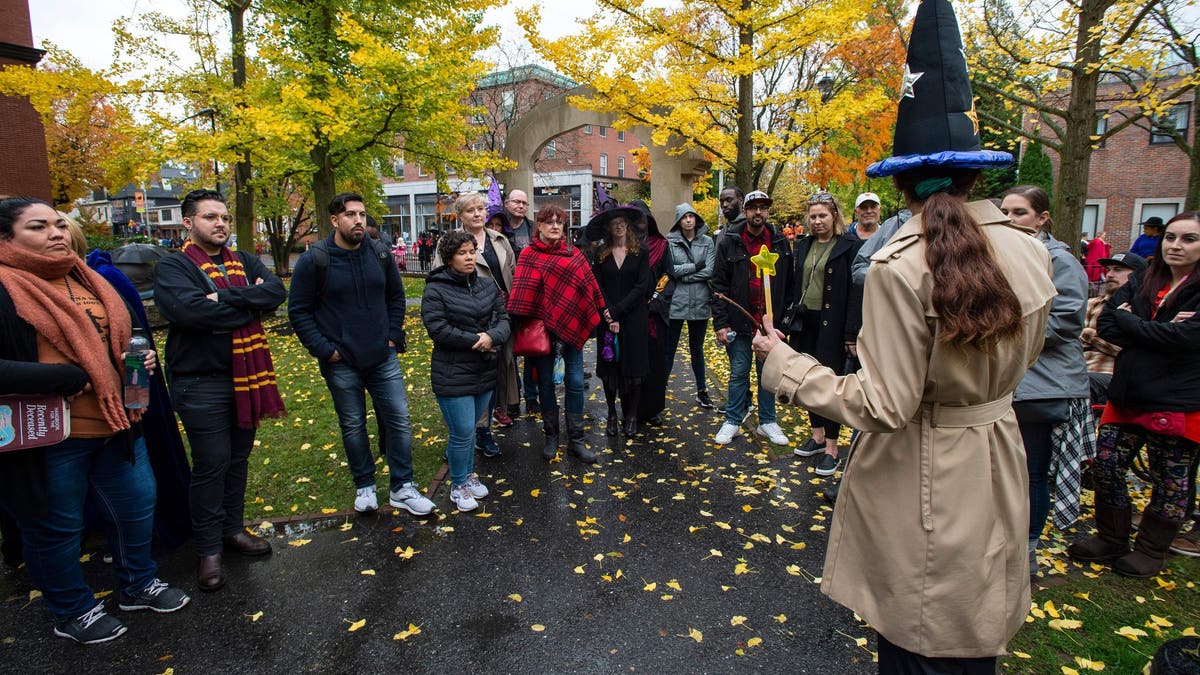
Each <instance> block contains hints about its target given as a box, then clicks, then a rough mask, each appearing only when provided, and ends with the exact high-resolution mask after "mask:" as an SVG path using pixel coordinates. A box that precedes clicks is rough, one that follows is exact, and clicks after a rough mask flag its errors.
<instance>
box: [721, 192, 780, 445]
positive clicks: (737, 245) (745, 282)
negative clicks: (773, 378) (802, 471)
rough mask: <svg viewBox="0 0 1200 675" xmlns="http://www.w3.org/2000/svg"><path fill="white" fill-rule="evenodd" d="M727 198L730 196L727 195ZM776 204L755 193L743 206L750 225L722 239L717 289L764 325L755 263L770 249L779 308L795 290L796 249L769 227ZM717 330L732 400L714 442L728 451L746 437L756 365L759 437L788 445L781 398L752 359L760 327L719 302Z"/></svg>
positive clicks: (738, 224) (739, 224)
mask: <svg viewBox="0 0 1200 675" xmlns="http://www.w3.org/2000/svg"><path fill="white" fill-rule="evenodd" d="M722 194H724V192H722ZM771 203H772V202H771V198H770V197H768V196H767V193H765V192H761V191H759V190H755V191H753V192H751V193H750V194H748V195H746V197H745V199H743V200H742V208H743V211H744V213H745V220H741V221H735V222H733V223H731V224H730V225H729V227H727V228H726V229H725V231H724V232H722V233H721V235H720V237H718V238H717V256H716V266H715V268H714V269H713V276H712V281H711V284H712V289H713V291H714V297H715V293H721V294H723V295H725V296H727V297H729V298H730V299H731V300H733V301H734V302H736V303H738V304H739V305H741V306H742V307H744V308H746V309H747V310H748V311H749V312H750V313H751V314H753V315H754V318H755V320H756V321H757V320H760V319H761V317H762V315H763V314H764V313H765V312H766V300H765V295H764V293H763V283H762V277H760V276H759V275H758V270H757V269H756V268H755V266H754V265H753V264H751V262H750V258H751V257H752V256H754V255H757V254H758V253H759V252H760V251H761V250H762V249H763V248H764V247H765V248H767V250H769V251H771V252H773V253H777V254H778V255H779V259H778V260H776V262H775V272H776V275H775V278H774V281H772V287H771V302H772V305H773V306H774V307H776V308H782V307H786V306H787V304H786V297H785V296H786V295H787V292H788V289H789V288H790V286H791V283H790V281H791V275H792V247H791V246H789V245H788V242H787V239H785V238H784V236H783V234H782V233H780V231H779V230H778V229H776V228H775V227H773V226H772V225H771V224H770V223H769V222H767V219H768V217H769V216H770V215H771ZM713 329H714V330H715V331H716V333H717V343H718V344H721V345H722V346H724V347H725V351H726V352H727V353H728V354H729V397H728V399H727V401H726V404H725V421H724V423H723V424H721V428H720V429H719V430H718V431H717V435H716V437H715V438H714V439H713V440H714V441H715V442H716V443H717V445H725V444H727V443H729V442H730V441H732V440H733V438H734V436H737V435H738V434H739V433H740V429H741V425H742V423H743V422H745V421H746V416H747V411H748V410H749V407H750V364H751V363H754V365H755V368H756V369H757V373H758V376H759V383H760V384H759V387H758V422H759V424H758V428H757V429H756V430H755V431H756V433H757V434H758V435H759V436H762V437H764V438H766V439H767V440H769V441H771V442H772V443H774V444H776V445H787V444H788V442H789V441H788V437H787V436H786V435H784V433H783V429H780V428H779V424H778V423H777V422H776V421H775V394H774V392H772V391H771V390H770V389H764V388H763V386H762V384H761V382H762V362H761V361H755V359H754V356H753V354H751V353H750V341H751V340H752V339H754V330H755V326H754V325H753V324H751V323H750V320H749V319H747V318H746V316H745V315H743V314H742V313H741V312H739V311H738V310H737V309H736V308H734V307H732V306H730V305H729V304H728V303H726V302H722V301H719V300H718V301H715V302H713Z"/></svg>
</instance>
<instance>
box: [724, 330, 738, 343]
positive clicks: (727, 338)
mask: <svg viewBox="0 0 1200 675" xmlns="http://www.w3.org/2000/svg"><path fill="white" fill-rule="evenodd" d="M735 338H737V331H736V330H731V331H729V332H728V333H726V334H725V341H726V342H733V341H734V339H735Z"/></svg>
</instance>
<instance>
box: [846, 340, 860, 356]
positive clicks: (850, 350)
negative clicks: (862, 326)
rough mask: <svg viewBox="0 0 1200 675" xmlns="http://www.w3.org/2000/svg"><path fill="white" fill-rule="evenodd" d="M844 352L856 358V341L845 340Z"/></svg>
mask: <svg viewBox="0 0 1200 675" xmlns="http://www.w3.org/2000/svg"><path fill="white" fill-rule="evenodd" d="M846 353H847V354H849V355H850V357H851V358H855V359H857V358H858V343H857V342H855V341H853V340H850V341H847V342H846Z"/></svg>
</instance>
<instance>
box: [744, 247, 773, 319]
mask: <svg viewBox="0 0 1200 675" xmlns="http://www.w3.org/2000/svg"><path fill="white" fill-rule="evenodd" d="M776 260H779V254H778V253H772V252H771V251H770V250H769V249H768V248H767V247H766V246H763V247H762V248H760V249H758V253H757V254H756V255H755V256H754V257H752V258H750V262H752V263H754V269H755V270H756V271H757V273H758V274H760V275H762V280H763V300H765V303H764V304H765V305H766V310H767V312H766V313H767V316H772V317H773V316H775V312H774V311H772V308H771V277H773V276H775V261H776Z"/></svg>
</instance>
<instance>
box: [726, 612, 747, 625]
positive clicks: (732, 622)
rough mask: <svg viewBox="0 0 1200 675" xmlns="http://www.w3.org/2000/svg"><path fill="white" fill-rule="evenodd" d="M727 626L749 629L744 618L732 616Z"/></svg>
mask: <svg viewBox="0 0 1200 675" xmlns="http://www.w3.org/2000/svg"><path fill="white" fill-rule="evenodd" d="M729 625H730V626H734V627H737V626H742V627H744V628H749V626H747V625H746V617H744V616H740V615H738V616H734V617H733V618H732V619H730V620H729Z"/></svg>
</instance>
